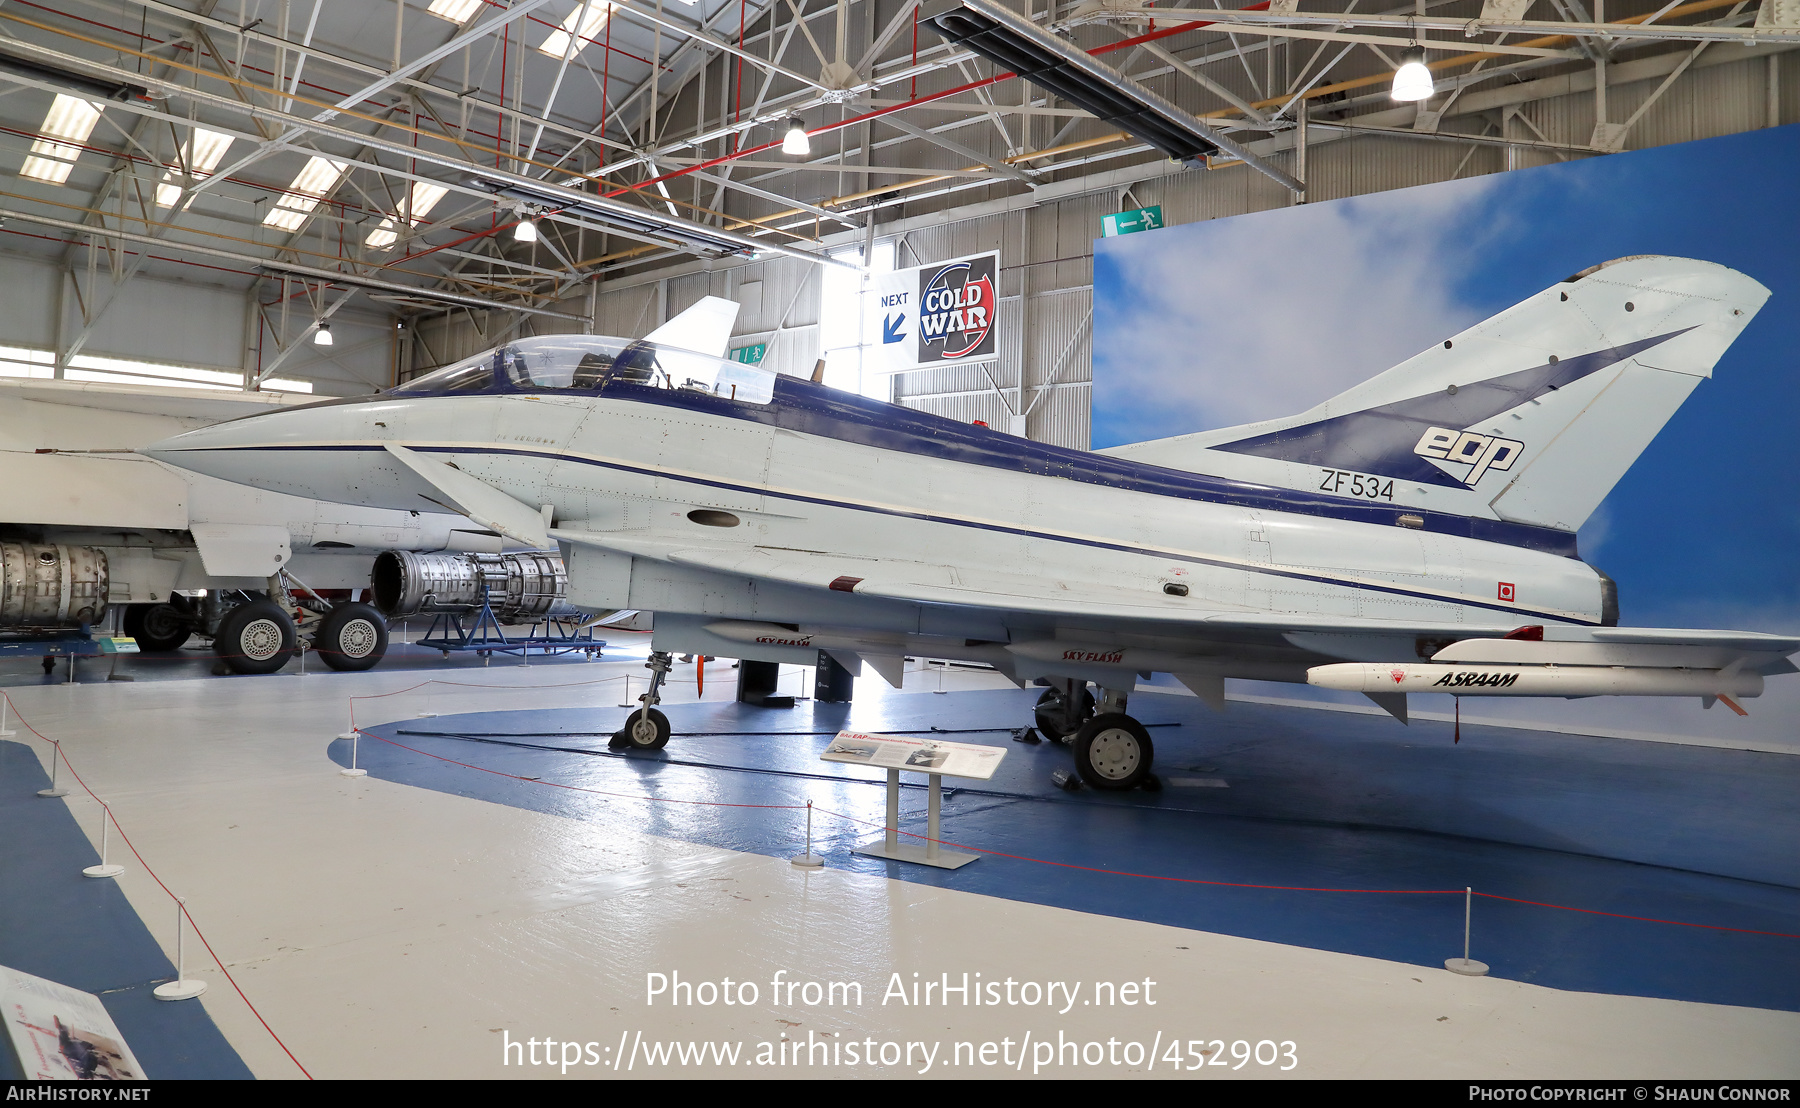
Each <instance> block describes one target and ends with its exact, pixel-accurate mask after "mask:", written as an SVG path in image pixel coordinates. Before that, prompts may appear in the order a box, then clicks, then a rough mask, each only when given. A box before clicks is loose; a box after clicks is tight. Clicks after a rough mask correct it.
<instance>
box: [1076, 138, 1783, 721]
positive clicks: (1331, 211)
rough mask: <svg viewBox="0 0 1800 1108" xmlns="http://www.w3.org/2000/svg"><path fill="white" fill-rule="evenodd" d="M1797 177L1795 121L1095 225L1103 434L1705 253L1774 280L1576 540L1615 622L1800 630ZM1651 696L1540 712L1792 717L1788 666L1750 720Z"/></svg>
mask: <svg viewBox="0 0 1800 1108" xmlns="http://www.w3.org/2000/svg"><path fill="white" fill-rule="evenodd" d="M1795 181H1800V125H1789V126H1785V127H1776V128H1769V129H1765V130H1760V131H1752V132H1747V133H1745V134H1739V135H1730V136H1726V137H1723V138H1716V139H1706V140H1703V141H1699V142H1690V143H1681V144H1676V145H1670V146H1662V147H1657V148H1655V149H1651V150H1643V151H1635V152H1631V153H1625V154H1615V155H1609V156H1604V157H1593V158H1585V159H1581V160H1579V161H1571V162H1567V163H1562V164H1557V165H1550V166H1544V167H1541V168H1536V169H1528V170H1522V171H1519V172H1514V173H1502V174H1494V175H1491V176H1486V177H1482V178H1478V179H1474V180H1469V181H1453V182H1449V183H1445V184H1438V185H1425V186H1421V187H1418V188H1410V189H1399V190H1395V191H1392V192H1386V193H1379V194H1375V195H1371V196H1361V197H1353V198H1348V199H1344V200H1335V201H1328V202H1324V203H1319V204H1309V205H1303V206H1300V207H1293V208H1282V209H1277V210H1273V211H1268V212H1259V213H1256V214H1253V215H1246V216H1238V217H1234V218H1230V219H1218V220H1211V221H1208V222H1202V223H1193V224H1186V225H1183V226H1179V227H1170V228H1165V229H1163V230H1159V231H1150V232H1144V233H1140V234H1135V235H1127V236H1123V237H1120V238H1111V239H1101V240H1099V241H1098V242H1096V244H1095V256H1094V344H1093V345H1094V422H1093V428H1094V430H1093V444H1094V446H1095V447H1096V448H1099V447H1105V446H1115V445H1120V444H1123V443H1128V442H1142V441H1145V440H1149V439H1157V438H1164V437H1167V436H1171V435H1180V434H1188V433H1191V432H1194V431H1203V430H1211V429H1213V428H1218V427H1228V426H1233V425H1235V424H1239V423H1247V422H1252V421H1255V420H1259V419H1268V418H1272V417H1275V416H1281V415H1288V414H1292V413H1296V412H1300V411H1303V410H1305V409H1306V408H1309V407H1311V406H1312V405H1314V404H1316V403H1318V402H1319V401H1321V400H1325V399H1327V398H1329V397H1331V396H1333V395H1335V394H1337V393H1339V392H1341V391H1343V390H1344V389H1346V388H1348V387H1350V386H1351V385H1354V384H1357V383H1358V382H1360V381H1363V380H1366V379H1367V378H1369V377H1372V376H1374V375H1375V374H1377V373H1379V372H1381V371H1382V370H1385V369H1387V368H1389V367H1390V366H1392V365H1395V364H1397V363H1399V362H1401V361H1404V360H1405V359H1406V358H1409V357H1411V356H1412V355H1414V354H1416V353H1418V352H1419V351H1421V350H1423V349H1425V348H1426V347H1428V346H1430V345H1432V344H1434V343H1437V342H1441V341H1442V340H1443V339H1444V338H1445V337H1447V336H1449V335H1452V334H1454V333H1456V332H1457V331H1460V330H1462V329H1463V328H1465V327H1467V326H1469V325H1470V324H1473V323H1475V322H1478V321H1479V320H1481V319H1484V318H1486V317H1487V316H1489V315H1492V314H1494V313H1495V312H1498V311H1501V310H1502V309H1504V308H1507V307H1509V306H1511V305H1513V304H1515V303H1517V302H1519V301H1520V300H1523V299H1525V298H1526V297H1528V296H1531V295H1532V294H1534V293H1536V292H1539V291H1540V290H1542V289H1544V288H1547V287H1549V286H1550V285H1552V284H1554V283H1556V282H1557V281H1559V280H1561V279H1562V278H1564V277H1566V276H1568V275H1570V274H1572V273H1576V272H1578V271H1580V270H1583V269H1586V268H1587V267H1589V266H1591V265H1595V264H1597V263H1599V262H1603V261H1607V260H1609V259H1612V258H1620V257H1626V256H1628V255H1632V254H1670V255H1675V256H1679V257H1689V258H1701V259H1705V260H1707V261H1712V262H1718V263H1720V264H1722V265H1728V266H1730V267H1732V268H1733V269H1737V270H1740V271H1742V272H1744V273H1747V274H1749V275H1750V276H1751V277H1754V278H1756V279H1757V280H1758V281H1761V282H1762V283H1763V284H1764V285H1766V286H1768V287H1769V289H1770V290H1771V292H1772V296H1771V297H1770V299H1769V302H1768V304H1767V305H1766V306H1765V307H1764V308H1763V310H1762V312H1761V313H1760V314H1759V315H1758V316H1757V318H1756V320H1755V321H1754V322H1753V323H1752V324H1751V325H1750V327H1749V328H1748V329H1747V330H1746V332H1745V333H1744V335H1743V336H1742V337H1741V338H1740V339H1739V340H1738V341H1737V342H1736V343H1735V344H1734V345H1733V346H1732V348H1731V349H1730V350H1729V351H1727V353H1726V355H1725V357H1724V358H1723V359H1721V361H1720V362H1719V364H1718V366H1717V367H1716V369H1715V371H1714V376H1713V379H1712V380H1710V381H1707V382H1704V383H1702V384H1701V386H1700V387H1699V388H1698V389H1696V390H1695V392H1694V395H1693V396H1692V397H1690V398H1689V400H1688V401H1687V403H1686V404H1685V405H1684V406H1683V407H1682V408H1681V410H1680V411H1678V412H1677V413H1676V414H1675V416H1674V417H1673V418H1672V419H1671V420H1670V421H1669V423H1668V425H1667V427H1665V428H1664V430H1663V432H1662V434H1660V435H1659V436H1658V437H1657V438H1656V440H1655V441H1654V442H1652V443H1651V444H1650V447H1649V448H1648V449H1647V450H1645V452H1644V453H1643V455H1642V456H1641V457H1639V459H1638V460H1637V462H1636V463H1635V464H1634V465H1633V466H1632V468H1631V469H1630V470H1629V471H1628V472H1627V473H1626V474H1625V477H1624V479H1623V480H1621V481H1620V482H1619V485H1618V486H1617V487H1616V488H1615V489H1614V490H1613V492H1612V493H1611V495H1609V496H1608V497H1607V498H1606V500H1605V501H1604V502H1603V503H1602V504H1601V506H1600V508H1599V510H1597V511H1596V512H1595V513H1594V515H1593V517H1592V519H1591V520H1590V521H1589V523H1588V524H1587V525H1586V526H1585V527H1583V528H1582V530H1581V532H1580V535H1579V538H1580V545H1581V554H1582V557H1583V558H1584V559H1586V560H1587V561H1589V562H1591V563H1593V564H1595V565H1597V566H1599V567H1601V568H1602V569H1604V570H1606V572H1608V573H1609V574H1611V575H1612V576H1613V577H1614V578H1615V579H1616V580H1617V581H1618V583H1619V594H1620V602H1621V608H1622V622H1624V623H1625V624H1627V625H1637V626H1664V627H1730V628H1740V629H1744V630H1762V631H1780V632H1786V633H1792V632H1796V631H1800V554H1797V553H1796V552H1797V551H1800V495H1796V493H1795V492H1794V489H1793V477H1792V472H1793V468H1794V466H1793V453H1794V450H1795V444H1796V442H1797V441H1800V246H1797V245H1796V244H1800V205H1795V204H1793V203H1791V202H1790V201H1791V198H1792V196H1793V194H1794V187H1795V186H1794V182H1795ZM1777 686H1779V687H1780V691H1779V692H1778V691H1777ZM1790 686H1792V687H1793V689H1794V693H1793V694H1792V695H1790V694H1789V693H1788V692H1787V691H1786V690H1787V689H1788V688H1789V687H1790ZM1293 688H1294V687H1293V686H1270V687H1269V688H1268V689H1266V690H1262V691H1267V692H1271V693H1276V694H1279V695H1293ZM1493 703H1495V704H1500V703H1508V704H1526V703H1529V702H1525V701H1496V702H1493ZM1603 703H1612V704H1614V705H1618V706H1617V707H1615V708H1612V709H1606V708H1604V707H1603V706H1602V705H1603ZM1658 704H1665V702H1660V701H1648V700H1647V701H1643V702H1642V704H1641V705H1639V706H1637V707H1626V706H1625V702H1623V701H1616V700H1615V701H1607V702H1601V701H1590V702H1587V703H1586V704H1567V705H1564V704H1563V703H1562V702H1560V701H1547V702H1544V704H1543V705H1540V706H1538V707H1536V708H1533V709H1531V712H1532V714H1536V713H1539V712H1543V711H1552V712H1554V711H1556V710H1558V708H1559V706H1560V707H1561V708H1566V709H1568V710H1570V711H1572V712H1575V713H1576V714H1578V715H1582V716H1586V715H1589V714H1593V713H1597V712H1606V711H1609V710H1610V711H1614V712H1617V713H1619V716H1620V718H1621V720H1623V719H1624V718H1625V717H1631V718H1633V719H1638V718H1640V717H1641V718H1642V719H1643V720H1644V721H1645V722H1646V723H1648V722H1653V721H1654V718H1655V713H1656V712H1658V711H1662V712H1664V713H1668V714H1666V715H1665V716H1664V717H1662V719H1663V722H1664V724H1665V725H1666V726H1664V727H1663V728H1661V729H1663V730H1668V729H1671V728H1674V729H1679V730H1683V731H1686V732H1691V733H1695V734H1700V733H1711V732H1713V731H1718V732H1719V733H1720V734H1725V733H1727V732H1729V733H1733V734H1745V733H1746V732H1749V731H1753V732H1762V731H1765V730H1768V731H1770V733H1771V734H1775V733H1785V734H1787V735H1789V736H1793V735H1796V734H1800V731H1797V730H1796V728H1800V676H1795V677H1790V678H1785V679H1784V678H1777V679H1774V680H1772V681H1771V682H1770V692H1769V693H1768V694H1765V696H1764V697H1763V698H1762V699H1761V700H1760V701H1757V702H1754V703H1753V704H1752V705H1751V706H1750V707H1751V711H1752V715H1753V719H1752V721H1735V717H1733V721H1727V720H1721V719H1718V718H1717V717H1719V716H1720V715H1721V713H1719V712H1718V711H1716V710H1715V711H1713V712H1705V713H1702V712H1700V710H1699V706H1698V704H1697V703H1690V702H1688V701H1682V702H1680V704H1679V705H1675V704H1665V707H1663V708H1658V707H1657V705H1658ZM1697 721H1702V722H1697ZM1746 722H1747V723H1748V726H1745V724H1746Z"/></svg>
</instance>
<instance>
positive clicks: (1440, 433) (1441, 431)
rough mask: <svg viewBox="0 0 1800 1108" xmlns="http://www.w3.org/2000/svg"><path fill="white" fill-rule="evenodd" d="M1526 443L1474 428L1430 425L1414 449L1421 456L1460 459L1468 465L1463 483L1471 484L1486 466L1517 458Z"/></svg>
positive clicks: (1499, 465)
mask: <svg viewBox="0 0 1800 1108" xmlns="http://www.w3.org/2000/svg"><path fill="white" fill-rule="evenodd" d="M1524 450H1525V444H1524V443H1522V442H1520V441H1518V440H1517V439H1503V438H1499V437H1497V436H1493V435H1478V434H1476V433H1475V432H1473V431H1452V430H1450V429H1449V428H1448V427H1432V428H1430V429H1428V430H1427V431H1426V432H1425V433H1424V434H1423V435H1421V436H1420V437H1419V444H1418V445H1417V446H1415V447H1413V453H1414V454H1417V455H1418V456H1419V457H1421V458H1436V459H1438V460H1439V461H1444V462H1462V463H1463V464H1465V465H1467V466H1468V467H1469V473H1468V476H1466V477H1464V478H1463V479H1462V480H1463V484H1465V485H1467V486H1469V487H1470V488H1474V487H1475V482H1477V481H1479V480H1481V478H1482V476H1483V475H1484V474H1486V473H1487V472H1488V471H1489V470H1491V469H1495V470H1501V471H1505V470H1509V469H1511V468H1512V467H1513V463H1514V462H1516V461H1518V460H1519V455H1520V454H1521V453H1522V452H1523V451H1524Z"/></svg>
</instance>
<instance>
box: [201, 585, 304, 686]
mask: <svg viewBox="0 0 1800 1108" xmlns="http://www.w3.org/2000/svg"><path fill="white" fill-rule="evenodd" d="M298 646H299V635H298V634H297V633H296V632H295V630H294V621H293V620H292V619H289V618H288V614H287V613H286V612H284V611H282V610H281V605H279V604H277V603H275V602H274V601H273V600H252V601H251V602H250V603H248V604H240V605H238V606H237V607H235V608H233V609H231V611H229V612H226V613H225V618H224V619H221V620H220V621H219V629H218V631H216V632H214V634H213V653H214V654H217V655H218V656H219V660H220V661H222V662H224V663H225V664H226V665H227V666H229V667H230V668H231V671H232V672H233V673H274V672H275V671H276V670H278V669H280V668H281V667H282V666H285V665H287V664H288V659H289V658H292V657H293V656H294V651H295V649H296V648H297V647H298Z"/></svg>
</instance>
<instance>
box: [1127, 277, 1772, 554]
mask: <svg viewBox="0 0 1800 1108" xmlns="http://www.w3.org/2000/svg"><path fill="white" fill-rule="evenodd" d="M1768 296H1769V290H1768V289H1766V288H1764V287H1763V286H1762V285H1760V284H1758V283H1757V282H1756V281H1754V280H1752V279H1750V278H1749V277H1746V276H1744V275H1743V274H1741V273H1738V272H1736V271H1734V270H1731V269H1727V268H1726V267H1724V266H1721V265H1715V264H1713V263H1711V262H1702V261H1694V260H1691V259H1686V258H1668V257H1660V256H1655V255H1640V256H1637V257H1630V258H1620V259H1617V260H1615V261H1611V262H1607V263H1605V264H1603V265H1598V266H1595V267H1593V268H1592V269H1588V270H1584V271H1583V272H1581V273H1578V274H1576V275H1575V276H1573V277H1570V278H1569V279H1567V280H1566V281H1563V282H1561V283H1559V284H1557V285H1554V286H1552V287H1550V288H1548V289H1545V290H1544V291H1543V292H1540V293H1538V294H1537V295H1536V296H1533V297H1531V298H1530V299H1528V300H1525V301H1522V302H1521V303H1519V304H1516V305H1514V306H1513V307H1511V308H1508V309H1507V310H1506V311H1504V312H1501V313H1500V314H1498V315H1496V316H1493V317H1491V318H1489V319H1487V320H1485V321H1483V322H1481V323H1479V324H1476V325H1475V326H1474V327H1471V328H1469V329H1468V330H1466V331H1464V332H1462V333H1461V334H1459V335H1455V336H1452V337H1451V338H1450V339H1447V340H1446V341H1445V342H1444V343H1443V344H1442V345H1441V346H1436V347H1433V348H1431V349H1430V350H1427V351H1425V352H1424V353H1422V354H1419V355H1417V356H1415V357H1412V358H1409V359H1408V360H1406V361H1404V362H1402V363H1400V364H1399V365H1397V366H1395V367H1394V368H1392V369H1390V370H1388V371H1387V372H1385V373H1381V374H1378V375H1377V376H1375V377H1373V378H1371V379H1369V380H1368V381H1365V382H1363V383H1362V384H1360V385H1358V386H1356V387H1355V388H1352V389H1350V390H1348V391H1346V392H1344V393H1341V394H1339V395H1338V396H1335V397H1333V398H1331V399H1330V400H1327V401H1326V402H1325V403H1323V404H1320V405H1319V406H1318V407H1316V408H1313V409H1312V410H1311V411H1308V412H1304V413H1302V414H1300V415H1297V416H1291V417H1288V418H1285V419H1277V420H1268V421H1265V422H1263V423H1256V424H1250V425H1247V426H1242V427H1230V428H1225V429H1222V430H1218V431H1207V432H1203V433H1201V434H1197V435H1184V436H1181V437H1179V438H1173V439H1161V440H1158V441H1156V442H1148V443H1138V444H1135V445H1133V446H1125V447H1117V448H1114V449H1112V450H1108V451H1106V453H1108V454H1113V455H1116V456H1120V457H1125V458H1130V459H1131V460H1133V461H1141V462H1147V463H1150V464H1153V465H1164V466H1170V467H1173V468H1178V469H1188V470H1196V471H1201V472H1207V473H1217V474H1220V475H1224V476H1232V477H1239V478H1242V479H1246V480H1254V481H1260V482H1264V483H1269V484H1277V485H1284V486H1286V487H1290V488H1305V489H1318V488H1320V487H1321V486H1320V485H1319V480H1318V474H1319V473H1320V472H1321V470H1324V471H1333V470H1335V471H1343V472H1347V473H1352V474H1366V475H1369V476H1375V477H1380V478H1382V479H1383V480H1386V481H1390V482H1391V483H1392V485H1391V487H1393V488H1395V489H1396V490H1404V491H1406V492H1407V493H1409V494H1410V495H1406V496H1402V495H1399V494H1398V493H1396V494H1395V495H1393V496H1392V499H1393V500H1395V501H1397V502H1407V503H1417V504H1423V505H1427V506H1429V507H1431V508H1433V509H1436V510H1441V511H1453V512H1459V513H1462V514H1466V515H1479V516H1490V517H1494V518H1499V519H1504V520H1510V521H1513V522H1518V523H1531V524H1537V525H1540V526H1546V527H1556V528H1561V529H1564V530H1568V531H1573V530H1575V529H1576V528H1578V527H1580V526H1581V524H1582V522H1583V521H1584V520H1586V519H1587V517H1588V516H1589V514H1591V513H1592V512H1593V510H1594V509H1595V508H1596V507H1598V506H1599V504H1600V501H1601V500H1602V499H1604V498H1605V496H1606V494H1607V493H1608V492H1609V491H1611V489H1612V487H1613V485H1615V484H1617V483H1618V480H1619V478H1620V477H1622V476H1624V474H1625V471H1626V470H1627V469H1629V468H1630V467H1631V464H1632V462H1634V461H1636V460H1637V457H1638V455H1639V454H1641V453H1643V450H1644V448H1645V447H1646V446H1648V445H1649V444H1650V440H1651V439H1653V438H1655V437H1656V434H1657V432H1659V431H1661V430H1662V428H1663V425H1664V424H1666V423H1667V422H1668V420H1669V417H1670V416H1672V415H1674V413H1675V410H1676V409H1677V408H1679V407H1680V406H1681V404H1682V402H1683V401H1685V400H1686V399H1687V397H1688V394H1689V393H1691V392H1692V391H1693V389H1694V387H1695V386H1696V385H1698V384H1699V383H1700V381H1701V380H1702V379H1704V378H1706V377H1710V376H1711V375H1712V368H1713V365H1714V364H1715V363H1717V362H1718V360H1719V358H1720V356H1722V355H1723V354H1724V353H1725V351H1726V349H1727V348H1728V347H1730V345H1731V344H1732V342H1733V341H1735V340H1736V339H1737V337H1738V335H1739V334H1740V333H1742V331H1743V329H1744V327H1745V326H1746V325H1747V324H1748V323H1749V322H1750V320H1751V319H1752V318H1753V317H1754V316H1755V315H1756V313H1757V310H1758V309H1760V308H1761V307H1762V305H1763V302H1764V301H1765V300H1767V299H1768ZM1358 484H1361V482H1358ZM1328 491H1330V490H1328Z"/></svg>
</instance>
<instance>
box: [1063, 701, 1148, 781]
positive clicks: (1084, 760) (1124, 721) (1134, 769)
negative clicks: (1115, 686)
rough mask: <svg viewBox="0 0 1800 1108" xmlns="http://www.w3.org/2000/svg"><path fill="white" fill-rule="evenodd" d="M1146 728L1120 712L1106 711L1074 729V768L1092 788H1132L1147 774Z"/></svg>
mask: <svg viewBox="0 0 1800 1108" xmlns="http://www.w3.org/2000/svg"><path fill="white" fill-rule="evenodd" d="M1155 756H1156V752H1155V750H1154V749H1153V748H1152V747H1151V745H1150V732H1148V731H1146V730H1144V725H1143V724H1141V723H1139V722H1138V721H1137V720H1135V719H1132V718H1131V717H1130V716H1128V715H1126V714H1125V713H1123V712H1107V713H1106V714H1104V715H1098V716H1095V717H1094V718H1093V719H1090V720H1088V721H1087V722H1086V723H1084V724H1082V725H1081V730H1079V731H1077V732H1076V733H1075V770H1076V772H1077V773H1079V774H1081V779H1082V780H1083V781H1086V782H1087V783H1088V784H1090V785H1092V786H1093V787H1094V788H1096V789H1135V788H1137V787H1138V786H1139V785H1141V784H1143V783H1144V779H1145V778H1147V777H1149V776H1150V763H1151V761H1152V760H1153V759H1154V758H1155Z"/></svg>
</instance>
